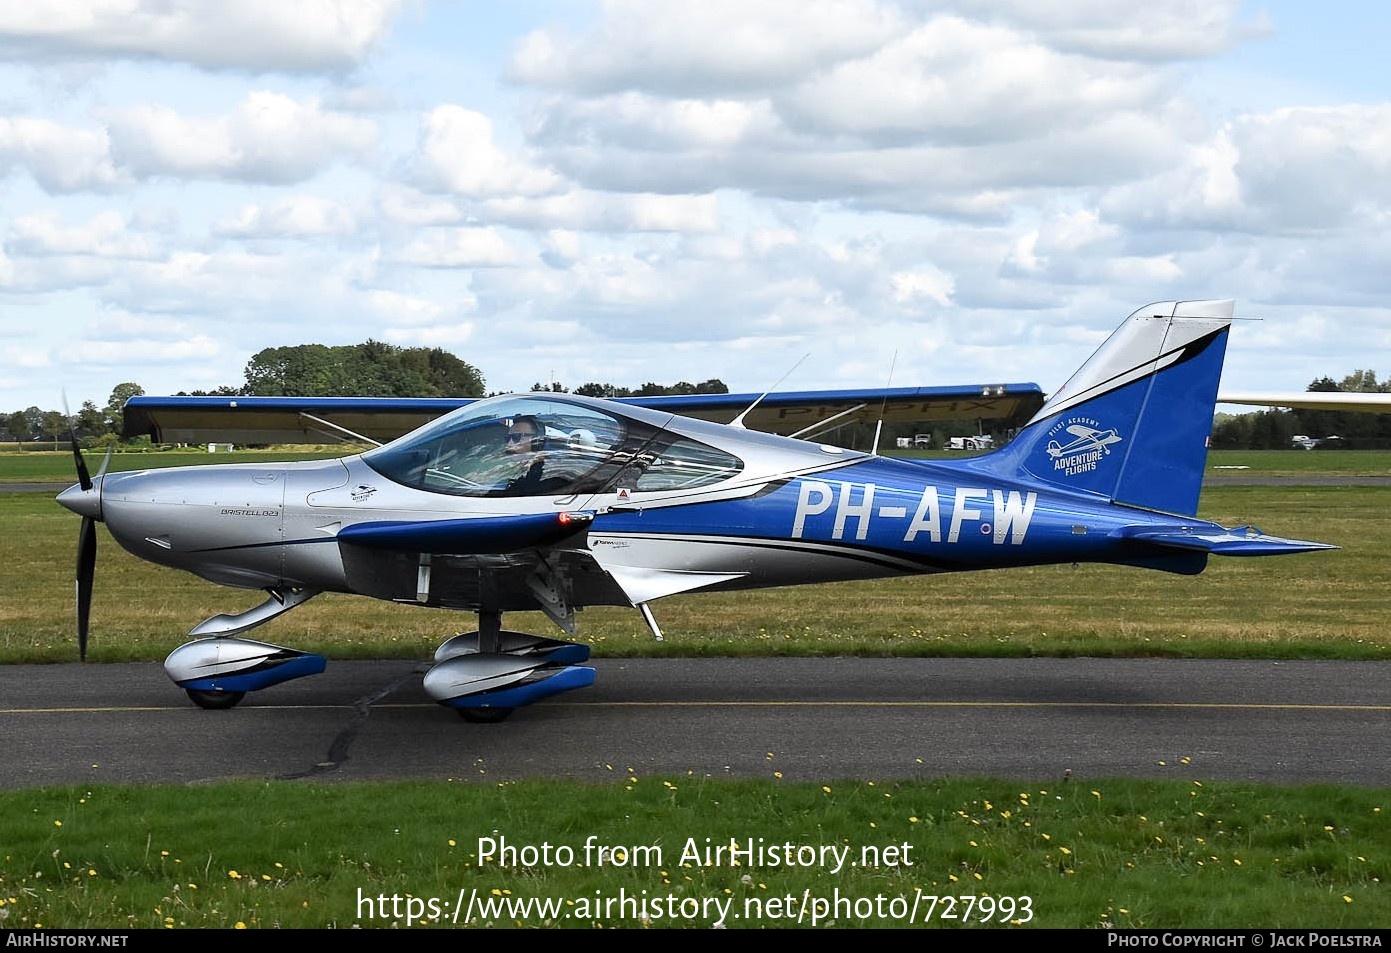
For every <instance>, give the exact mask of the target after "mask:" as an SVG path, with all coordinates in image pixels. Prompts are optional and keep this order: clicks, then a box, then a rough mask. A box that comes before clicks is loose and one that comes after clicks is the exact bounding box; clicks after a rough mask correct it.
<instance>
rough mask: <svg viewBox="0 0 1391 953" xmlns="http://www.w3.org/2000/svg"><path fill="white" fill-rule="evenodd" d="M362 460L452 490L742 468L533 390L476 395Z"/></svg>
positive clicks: (672, 482) (643, 480) (644, 481)
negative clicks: (476, 398) (531, 392)
mask: <svg viewBox="0 0 1391 953" xmlns="http://www.w3.org/2000/svg"><path fill="white" fill-rule="evenodd" d="M362 458H363V460H364V461H365V462H366V463H367V464H368V465H369V466H370V467H372V469H374V470H376V471H377V472H378V473H380V474H381V475H382V476H384V477H386V478H388V479H390V480H394V481H395V482H397V483H402V484H405V485H406V486H410V487H414V488H415V489H418V490H427V491H430V492H433V493H446V494H450V495H452V496H535V495H540V494H545V495H553V496H554V495H568V494H572V493H604V492H617V491H619V490H620V489H627V490H632V491H650V490H673V489H687V488H690V487H699V486H705V485H707V484H710V483H716V482H718V481H720V480H724V479H728V478H729V477H731V476H734V475H735V474H737V473H738V472H739V471H740V470H741V469H742V468H743V462H742V461H740V460H739V459H738V458H737V457H735V456H732V455H731V454H728V453H725V452H724V451H722V450H718V449H716V448H714V447H711V446H709V445H708V444H704V443H701V442H699V441H696V440H692V439H690V438H688V437H682V436H680V435H678V434H675V433H672V432H670V431H666V430H662V429H661V428H659V427H654V426H652V425H651V424H647V423H644V422H642V421H639V420H635V419H632V418H629V417H622V416H619V415H617V414H614V413H611V412H608V411H607V410H603V409H599V408H597V407H592V406H590V405H588V404H584V403H572V402H569V401H565V400H561V399H555V398H550V397H538V396H525V397H523V396H515V397H497V398H491V399H489V400H482V401H478V402H477V403H474V404H470V405H469V406H467V407H464V408H462V409H460V410H458V411H455V412H454V413H452V414H449V415H446V416H444V417H441V418H440V419H439V420H436V421H434V422H433V423H430V424H427V425H426V426H424V427H422V428H420V429H419V430H416V431H415V432H413V433H411V434H409V435H407V436H405V437H402V438H401V439H400V440H397V441H395V442H393V443H389V444H387V445H386V446H384V447H380V448H378V449H376V450H372V451H369V452H367V453H365V454H363V457H362Z"/></svg>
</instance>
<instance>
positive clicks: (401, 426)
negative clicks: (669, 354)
mask: <svg viewBox="0 0 1391 953" xmlns="http://www.w3.org/2000/svg"><path fill="white" fill-rule="evenodd" d="M557 396H563V395H557ZM1043 396H1044V395H1043V391H1042V390H1041V389H1040V388H1039V386H1038V385H1037V384H1031V383H1025V384H988V385H975V384H972V385H964V386H956V387H895V388H866V389H859V390H856V389H847V390H821V391H789V392H785V393H774V394H767V395H759V394H683V395H677V396H659V397H619V398H614V399H615V401H616V402H618V403H624V404H635V405H637V406H641V407H650V408H652V409H654V410H665V411H669V412H670V413H674V414H680V415H682V416H686V417H696V418H700V419H703V420H712V421H716V422H718V423H731V422H733V421H734V420H735V418H737V417H738V416H739V415H740V414H741V413H743V412H744V411H748V413H747V414H745V416H744V419H743V423H744V426H746V427H747V428H748V429H750V430H761V431H765V432H769V433H779V434H784V435H794V434H795V435H801V436H814V435H815V434H816V433H818V432H820V431H822V430H826V429H829V428H831V427H836V426H840V425H842V424H846V423H854V422H861V423H865V422H874V421H878V420H883V421H884V422H885V423H908V422H917V421H923V422H927V421H934V420H994V421H1001V422H1002V424H1001V425H1002V426H1004V427H1012V426H1014V427H1017V426H1022V425H1023V424H1024V423H1025V422H1026V421H1028V420H1029V418H1030V417H1032V416H1033V415H1034V413H1035V412H1036V411H1037V410H1038V408H1039V407H1041V406H1042V405H1043ZM469 403H472V398H466V397H460V398H448V397H442V398H425V397H422V398H409V397H149V396H142V397H132V398H131V399H130V400H129V401H127V402H126V405H125V410H124V428H123V431H122V436H124V437H135V436H143V435H149V436H150V437H151V439H153V440H154V441H155V442H156V443H206V442H212V441H217V442H227V443H239V444H271V443H324V442H332V441H335V440H343V439H354V438H366V439H367V440H369V441H372V442H375V443H385V442H387V441H390V440H394V439H395V438H397V437H399V436H401V435H402V434H406V433H409V432H410V431H412V430H414V429H415V428H417V427H420V426H422V425H423V424H426V423H429V422H430V421H431V420H434V419H435V418H436V417H439V416H441V415H443V414H446V413H448V412H450V411H452V410H455V409H456V408H459V407H463V406H464V405H466V404H469ZM750 407H752V408H753V409H752V410H749V408H750Z"/></svg>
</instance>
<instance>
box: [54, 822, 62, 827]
mask: <svg viewBox="0 0 1391 953" xmlns="http://www.w3.org/2000/svg"><path fill="white" fill-rule="evenodd" d="M53 826H54V827H62V826H63V822H62V821H54V822H53Z"/></svg>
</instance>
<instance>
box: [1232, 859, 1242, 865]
mask: <svg viewBox="0 0 1391 953" xmlns="http://www.w3.org/2000/svg"><path fill="white" fill-rule="evenodd" d="M1232 863H1234V864H1236V865H1237V866H1238V867H1240V866H1241V858H1240V857H1233V858H1232Z"/></svg>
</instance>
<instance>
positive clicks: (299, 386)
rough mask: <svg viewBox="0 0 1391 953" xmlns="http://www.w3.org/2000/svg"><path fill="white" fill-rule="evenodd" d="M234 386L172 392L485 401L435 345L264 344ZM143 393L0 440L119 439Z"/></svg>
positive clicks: (57, 413)
mask: <svg viewBox="0 0 1391 953" xmlns="http://www.w3.org/2000/svg"><path fill="white" fill-rule="evenodd" d="M243 377H244V379H243V381H242V383H241V384H240V385H239V386H231V385H225V386H222V387H217V388H214V389H213V390H193V391H179V392H178V394H177V395H175V396H189V397H484V396H487V394H486V388H485V385H484V379H483V375H482V374H481V373H480V372H479V370H478V369H477V368H476V367H474V366H473V365H471V364H469V363H468V362H467V361H464V360H462V359H461V358H459V357H457V356H455V355H453V354H451V353H449V352H448V351H445V350H443V349H442V348H437V347H436V348H425V347H398V346H396V345H392V344H385V343H383V342H381V341H366V342H364V343H362V344H350V345H338V346H329V345H324V344H299V345H292V346H287V347H270V348H265V349H263V350H261V351H258V352H257V353H256V354H255V355H254V356H253V357H252V358H251V360H249V361H247V364H246V368H245V370H244V372H243ZM531 389H532V390H533V391H554V392H557V393H565V392H567V390H566V388H565V387H563V386H562V385H560V384H558V383H554V382H550V383H546V384H541V383H536V384H533V385H532V388H531ZM144 393H145V390H144V388H142V387H141V386H140V385H139V384H137V383H135V382H134V381H128V382H123V383H121V384H118V385H116V387H115V388H114V389H113V390H112V391H111V395H110V396H109V397H108V398H107V400H106V403H105V404H104V405H102V406H100V407H99V406H97V404H96V403H95V402H94V401H91V400H87V401H84V402H83V403H82V406H81V407H80V408H78V411H77V413H76V414H75V415H71V416H70V415H69V413H68V411H67V410H66V408H65V409H64V410H43V409H41V408H39V407H28V408H26V409H24V410H16V411H13V412H11V413H8V414H0V441H18V442H20V443H39V442H52V443H54V444H55V445H56V444H57V443H58V442H60V441H62V440H66V439H67V437H68V434H69V432H70V430H71V432H73V433H75V434H76V435H77V437H78V439H79V440H81V441H82V442H83V443H84V444H86V445H89V446H90V445H101V444H106V443H110V442H113V441H119V439H120V434H121V429H122V424H123V421H122V408H123V407H124V406H125V403H126V401H127V400H129V399H130V398H131V397H135V396H140V395H143V394H144ZM574 393H576V394H583V395H587V396H591V397H641V396H650V395H656V394H726V393H729V388H728V387H726V386H725V385H724V383H723V382H721V381H719V380H713V379H712V380H708V381H703V382H701V383H699V384H691V383H688V382H685V381H681V382H678V383H676V384H670V385H663V384H655V383H652V382H648V383H645V384H642V385H641V386H639V387H636V388H631V389H630V388H624V387H617V386H615V385H613V384H603V383H597V382H589V383H585V384H581V385H580V386H579V387H577V388H575V390H574Z"/></svg>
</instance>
